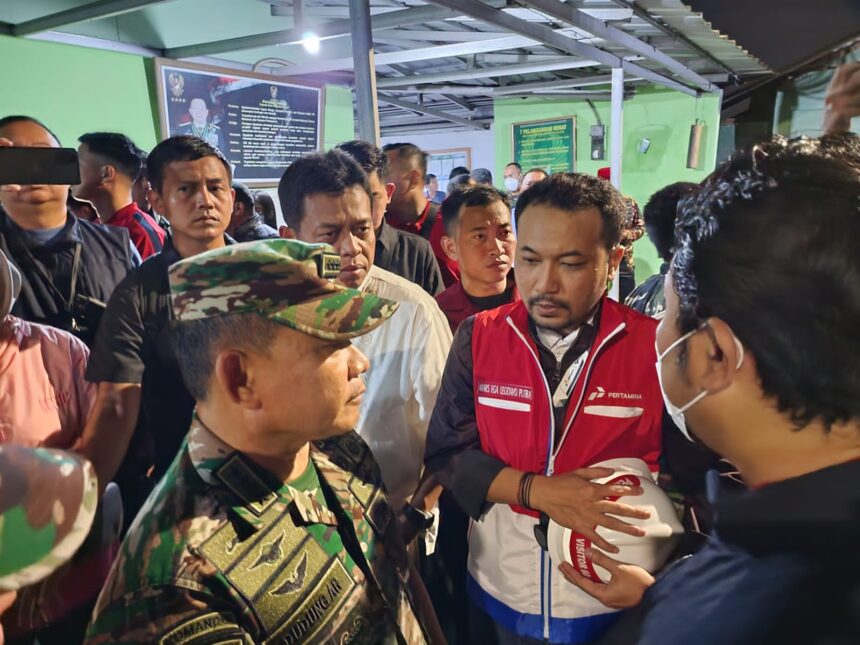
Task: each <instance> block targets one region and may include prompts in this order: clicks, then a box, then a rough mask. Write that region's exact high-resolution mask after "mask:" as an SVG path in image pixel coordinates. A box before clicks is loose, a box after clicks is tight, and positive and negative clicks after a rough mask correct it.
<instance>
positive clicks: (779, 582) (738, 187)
mask: <svg viewBox="0 0 860 645" xmlns="http://www.w3.org/2000/svg"><path fill="white" fill-rule="evenodd" d="M858 151H860V142H858V140H857V138H856V137H855V136H854V135H845V136H842V137H834V138H829V139H828V138H825V139H824V140H823V141H810V140H803V139H801V140H796V141H792V142H786V141H785V140H776V141H773V142H769V143H765V144H761V145H759V146H756V147H754V148H753V149H752V150H751V151H746V152H742V153H738V154H737V155H735V156H734V157H733V158H732V159H730V160H729V161H727V162H726V163H725V164H723V165H722V166H721V167H720V168H718V169H717V171H716V172H715V173H714V174H713V175H711V177H710V178H709V179H708V180H706V182H705V183H704V184H703V186H702V188H701V189H700V190H699V191H698V193H697V194H695V195H694V196H692V197H690V198H688V199H687V200H686V201H685V202H682V204H681V206H680V208H679V215H678V222H677V226H676V240H675V241H676V244H675V248H676V253H675V255H674V257H673V260H672V266H671V270H670V272H669V274H668V276H667V279H666V289H665V293H666V315H665V318H664V319H663V321H662V322H661V324H660V327H659V329H658V332H657V355H658V357H659V358H658V360H657V370H658V374H659V375H660V379H661V386H662V389H663V395H664V398H665V399H666V404H667V406H668V407H669V409H670V413H671V414H672V416H673V418H674V419H675V421H676V423H678V424H679V425H680V427H681V428H682V429H684V428H686V425H687V422H689V425H690V428H691V429H692V431H693V432H694V433H695V435H696V436H697V438H698V439H700V440H701V441H702V442H703V443H704V444H706V445H707V446H708V447H710V448H711V449H713V450H715V451H717V452H718V453H720V454H722V455H724V456H725V458H726V459H728V460H730V461H731V462H732V463H734V464H736V466H737V468H738V470H739V471H740V474H741V475H742V477H743V479H744V481H745V482H746V484H747V486H748V487H749V490H748V491H746V492H744V493H743V494H735V495H727V494H726V493H725V491H724V490H722V491H721V490H719V485H718V480H717V478H715V477H710V478H709V480H708V487H709V495H710V497H711V499H713V500H714V502H715V504H716V518H717V520H716V527H715V528H716V531H715V533H714V534H713V535H712V536H711V537H710V538H709V540H708V543H707V544H706V546H705V547H704V548H703V549H702V550H701V551H699V552H698V553H696V554H695V555H693V556H692V557H691V558H689V559H687V560H686V561H684V562H682V563H681V564H679V565H678V566H675V567H673V568H671V569H670V570H668V571H667V572H666V573H665V574H664V575H663V577H662V578H658V580H657V581H656V583H654V580H653V578H651V577H650V576H648V575H647V574H645V573H644V572H643V571H642V570H640V569H638V568H637V567H633V566H630V565H624V564H621V563H618V562H615V561H614V560H613V559H612V558H609V557H608V556H599V559H595V562H597V563H599V564H601V566H603V565H604V564H605V565H606V566H607V568H608V569H610V571H611V572H612V574H613V578H612V581H611V582H610V583H609V584H607V585H595V584H593V583H590V582H589V581H587V580H584V579H583V578H581V577H580V576H578V575H577V574H576V572H574V571H572V570H570V571H565V573H566V576H567V577H568V579H569V580H570V581H571V582H572V583H574V584H575V585H577V586H578V587H580V588H581V589H583V590H584V591H586V592H588V593H591V594H592V595H594V596H595V597H596V598H598V599H602V600H604V601H607V600H611V601H612V602H614V603H615V604H616V606H620V607H632V606H634V605H637V604H638V606H637V607H636V609H633V610H631V611H630V612H628V613H627V614H626V615H625V618H624V619H623V620H622V621H621V622H619V623H618V624H617V625H616V627H615V629H614V630H613V631H612V632H611V633H610V634H609V635H608V636H607V637H606V638H605V639H604V640H602V641H601V645H604V644H610V643H611V644H615V643H634V642H635V643H639V644H651V643H654V644H656V643H659V644H660V645H676V644H677V645H681V644H687V643H692V642H695V643H698V644H699V645H710V644H711V643H713V644H715V645H716V644H718V643H719V644H723V643H779V644H780V645H785V644H786V643H788V644H792V643H798V644H799V643H803V644H804V645H806V644H809V643H813V644H815V643H857V642H860V620H858V618H860V608H858V606H857V598H858V597H860V582H858V581H860V555H858V551H857V544H858V539H860V511H858V509H860V490H859V489H858V486H857V482H858V481H860V396H858V392H860V371H858V369H857V366H858V364H860V334H858V330H860V308H858V301H860V296H859V295H858V294H860V255H858V253H857V250H856V241H857V240H858V239H860V174H858V172H857V170H858V168H860V154H858ZM776 227H778V228H779V230H780V235H779V239H778V241H775V240H774V238H773V231H774V230H775V228H776ZM786 277H788V278H789V279H786ZM649 587H650V588H649ZM646 588H647V589H648V590H647V592H646V593H645V595H644V597H643V595H642V594H643V592H645V589H646ZM640 599H641V602H640Z"/></svg>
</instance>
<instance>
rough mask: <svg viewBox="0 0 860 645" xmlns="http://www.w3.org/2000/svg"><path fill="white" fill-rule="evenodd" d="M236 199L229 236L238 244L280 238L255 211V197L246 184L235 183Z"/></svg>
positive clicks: (228, 229) (228, 228)
mask: <svg viewBox="0 0 860 645" xmlns="http://www.w3.org/2000/svg"><path fill="white" fill-rule="evenodd" d="M233 190H234V191H235V193H236V199H235V201H234V202H233V214H232V216H231V217H230V226H228V227H227V234H228V235H230V236H232V237H233V239H235V240H236V241H237V242H253V241H255V240H271V239H275V238H277V237H279V235H278V232H277V231H276V230H275V229H273V228H272V227H271V226H269V225H267V224H266V223H265V222H264V221H263V216H262V215H260V214H259V213H258V212H257V211H255V210H254V196H253V195H252V194H251V191H250V190H248V187H247V186H246V185H245V184H240V183H239V182H238V181H234V182H233Z"/></svg>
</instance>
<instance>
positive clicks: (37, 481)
mask: <svg viewBox="0 0 860 645" xmlns="http://www.w3.org/2000/svg"><path fill="white" fill-rule="evenodd" d="M97 505H98V485H97V480H96V475H95V471H94V470H93V467H92V465H91V464H90V462H88V461H86V460H85V459H82V458H81V457H78V456H76V455H73V454H72V453H70V452H65V451H62V450H48V449H45V448H26V447H24V446H15V445H12V444H4V445H0V591H16V590H18V589H20V588H21V587H26V586H29V585H31V584H34V583H36V582H38V581H39V580H42V579H43V578H45V577H47V576H48V575H49V574H51V573H53V572H54V570H55V569H57V568H58V567H59V566H60V565H62V564H65V563H66V562H67V561H68V560H69V559H70V558H71V557H72V556H73V555H74V554H75V552H76V551H77V550H78V548H79V547H80V546H81V544H83V542H84V539H85V538H86V537H87V533H89V530H90V526H91V525H92V523H93V518H94V517H95V514H96V506H97Z"/></svg>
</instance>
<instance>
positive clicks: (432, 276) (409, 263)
mask: <svg viewBox="0 0 860 645" xmlns="http://www.w3.org/2000/svg"><path fill="white" fill-rule="evenodd" d="M373 263H374V264H375V265H376V266H378V267H379V268H380V269H385V270H386V271H391V272H392V273H396V274H397V275H399V276H401V277H403V278H406V279H407V280H409V281H410V282H414V283H415V284H417V285H418V286H419V287H421V288H422V289H424V291H426V292H427V293H429V294H430V295H431V296H436V295H438V294H440V293H441V292H442V291H444V289H445V285H444V284H443V282H442V273H441V271H439V263H438V262H437V261H436V256H435V255H434V254H433V248H432V247H431V246H430V242H428V241H427V240H425V239H424V238H423V237H421V236H419V235H415V234H413V233H407V232H405V231H401V230H399V229H396V228H394V227H393V226H391V224H389V223H388V222H386V221H385V220H382V226H380V227H379V230H378V231H377V232H376V256H375V257H374V260H373Z"/></svg>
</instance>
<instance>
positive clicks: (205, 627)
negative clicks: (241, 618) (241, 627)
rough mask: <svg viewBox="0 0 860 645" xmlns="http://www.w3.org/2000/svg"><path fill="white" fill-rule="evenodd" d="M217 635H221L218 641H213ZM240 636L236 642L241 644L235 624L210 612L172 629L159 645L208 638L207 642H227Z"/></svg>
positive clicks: (170, 644) (177, 643)
mask: <svg viewBox="0 0 860 645" xmlns="http://www.w3.org/2000/svg"><path fill="white" fill-rule="evenodd" d="M215 634H220V636H221V637H220V638H218V640H217V641H215V640H212V637H213V636H214V635H215ZM230 636H233V637H236V636H238V637H239V639H237V640H236V642H241V634H239V633H238V628H237V626H236V625H235V623H231V622H230V621H228V620H227V619H226V618H224V616H222V615H221V614H219V613H218V612H214V611H213V612H210V613H208V614H203V615H201V616H193V617H192V618H189V619H188V620H185V621H183V622H181V623H179V624H178V625H177V626H175V627H172V628H171V629H170V631H168V632H167V633H166V634H164V635H163V636H162V637H161V638H160V639H159V641H158V642H159V645H179V644H180V643H187V642H197V641H198V639H200V638H202V637H207V639H208V640H207V642H213V643H214V642H218V643H224V642H227V638H228V637H230Z"/></svg>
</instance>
